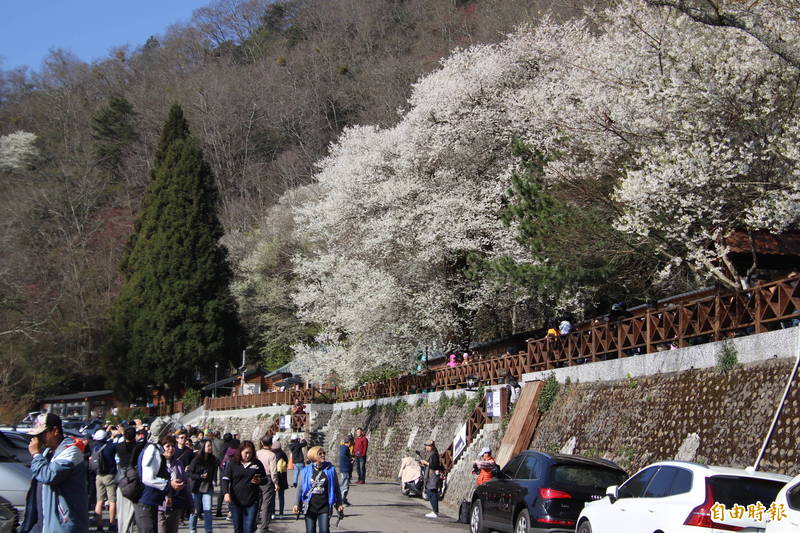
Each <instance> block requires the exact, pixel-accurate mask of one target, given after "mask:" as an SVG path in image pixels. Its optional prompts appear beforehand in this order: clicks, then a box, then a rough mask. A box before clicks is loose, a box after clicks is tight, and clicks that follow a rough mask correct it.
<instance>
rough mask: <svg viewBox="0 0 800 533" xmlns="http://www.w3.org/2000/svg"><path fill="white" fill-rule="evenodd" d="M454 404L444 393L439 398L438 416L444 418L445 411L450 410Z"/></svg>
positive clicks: (437, 405) (437, 404)
mask: <svg viewBox="0 0 800 533" xmlns="http://www.w3.org/2000/svg"><path fill="white" fill-rule="evenodd" d="M452 404H453V400H452V399H451V398H450V396H448V395H447V394H444V393H442V395H441V396H440V397H439V401H438V402H437V403H436V414H437V415H438V416H443V415H444V413H445V411H447V409H449V408H450V406H451V405H452Z"/></svg>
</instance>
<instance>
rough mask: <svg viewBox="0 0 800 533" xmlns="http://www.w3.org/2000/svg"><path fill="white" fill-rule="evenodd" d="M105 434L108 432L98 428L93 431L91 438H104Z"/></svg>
mask: <svg viewBox="0 0 800 533" xmlns="http://www.w3.org/2000/svg"><path fill="white" fill-rule="evenodd" d="M107 436H108V434H107V433H106V430H105V429H98V430H97V431H95V432H94V435H92V440H98V441H100V440H106V437H107Z"/></svg>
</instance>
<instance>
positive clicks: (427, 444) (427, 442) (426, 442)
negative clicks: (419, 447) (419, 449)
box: [425, 439, 434, 446]
mask: <svg viewBox="0 0 800 533" xmlns="http://www.w3.org/2000/svg"><path fill="white" fill-rule="evenodd" d="M433 444H434V443H433V440H432V439H428V440H426V441H425V446H433Z"/></svg>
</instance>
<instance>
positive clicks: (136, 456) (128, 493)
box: [117, 443, 147, 503]
mask: <svg viewBox="0 0 800 533" xmlns="http://www.w3.org/2000/svg"><path fill="white" fill-rule="evenodd" d="M140 444H141V446H140V445H139V444H137V445H136V447H134V449H133V453H132V454H131V464H130V466H126V467H123V468H120V469H119V470H117V487H119V491H120V492H121V493H122V496H123V497H125V498H127V499H129V500H130V501H132V502H133V503H137V502H138V501H139V498H141V497H142V493H143V492H144V483H142V476H141V474H140V473H139V460H140V459H141V456H142V452H144V448H145V447H146V446H147V444H146V443H140Z"/></svg>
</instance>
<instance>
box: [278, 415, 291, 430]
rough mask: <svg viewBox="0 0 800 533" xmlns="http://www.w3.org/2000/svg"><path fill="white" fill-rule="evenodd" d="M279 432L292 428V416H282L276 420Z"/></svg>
mask: <svg viewBox="0 0 800 533" xmlns="http://www.w3.org/2000/svg"><path fill="white" fill-rule="evenodd" d="M278 424H280V428H281V430H285V429H289V428H291V427H292V415H283V416H281V417H280V418H278Z"/></svg>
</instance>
